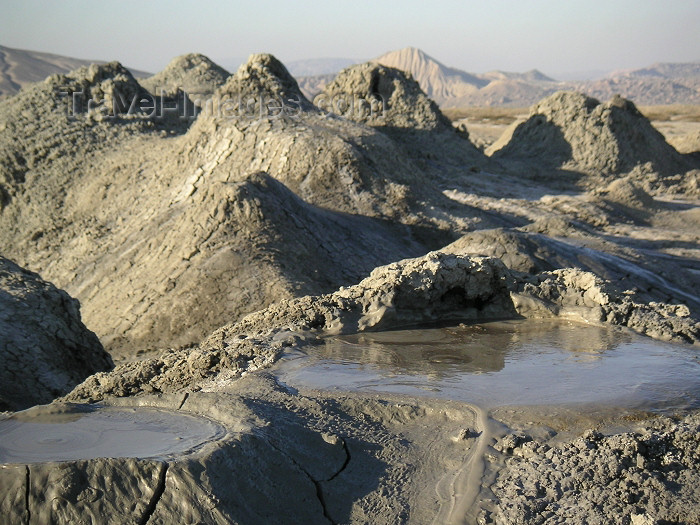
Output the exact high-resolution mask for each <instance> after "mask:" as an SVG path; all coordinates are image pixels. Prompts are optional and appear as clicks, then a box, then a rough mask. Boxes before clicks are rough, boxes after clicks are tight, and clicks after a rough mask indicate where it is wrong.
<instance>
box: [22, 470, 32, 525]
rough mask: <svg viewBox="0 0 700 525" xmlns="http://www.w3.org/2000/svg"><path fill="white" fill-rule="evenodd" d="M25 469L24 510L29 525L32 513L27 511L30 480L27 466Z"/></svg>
mask: <svg viewBox="0 0 700 525" xmlns="http://www.w3.org/2000/svg"><path fill="white" fill-rule="evenodd" d="M25 468H26V469H27V475H26V480H25V483H26V486H25V489H24V509H25V510H26V511H27V525H29V523H30V522H31V520H32V513H31V511H30V510H29V489H30V486H31V485H30V481H31V478H30V474H29V465H25Z"/></svg>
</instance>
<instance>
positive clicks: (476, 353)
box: [275, 320, 700, 412]
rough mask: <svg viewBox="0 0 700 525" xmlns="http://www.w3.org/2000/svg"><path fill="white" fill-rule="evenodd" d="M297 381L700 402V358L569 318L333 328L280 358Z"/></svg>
mask: <svg viewBox="0 0 700 525" xmlns="http://www.w3.org/2000/svg"><path fill="white" fill-rule="evenodd" d="M275 373H276V374H277V375H278V377H279V378H280V380H281V381H283V382H284V383H286V384H287V385H289V386H291V387H295V388H299V387H310V388H317V389H323V390H328V389H332V390H355V391H380V392H392V393H400V394H406V395H412V396H430V397H440V398H448V399H453V400H457V401H464V402H467V403H473V404H476V405H479V406H481V407H484V408H487V409H488V408H494V407H498V406H505V405H548V404H549V405H580V406H581V407H585V406H586V405H594V404H595V405H600V404H608V405H614V406H619V407H624V408H629V409H643V410H652V411H658V412H666V411H673V410H678V409H688V408H696V407H698V406H699V405H700V403H699V402H698V399H699V397H700V363H699V362H698V357H697V355H696V352H694V351H693V349H691V348H687V347H685V346H682V345H677V344H672V343H666V342H660V341H656V340H653V339H650V338H647V337H643V336H639V335H636V334H632V333H630V332H628V331H623V330H619V329H615V328H611V327H604V326H594V325H586V324H577V323H567V322H561V321H556V322H555V321H534V320H525V321H502V322H493V323H487V324H478V325H460V326H454V327H442V328H412V329H405V330H396V331H387V332H377V333H362V334H356V335H348V336H339V337H329V338H327V339H324V340H323V341H322V342H321V343H320V344H319V345H316V346H313V347H307V348H306V349H305V352H304V353H302V352H300V351H296V352H294V353H288V354H287V355H285V357H284V358H283V359H282V360H281V361H280V363H279V364H278V365H277V366H276V368H275Z"/></svg>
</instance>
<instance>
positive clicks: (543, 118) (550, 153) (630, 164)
mask: <svg viewBox="0 0 700 525" xmlns="http://www.w3.org/2000/svg"><path fill="white" fill-rule="evenodd" d="M489 152H490V153H491V154H492V155H493V156H494V157H495V158H499V159H517V160H527V161H537V162H539V163H544V164H546V165H549V166H552V167H562V168H565V169H570V170H575V171H582V172H585V173H593V174H615V173H624V172H628V171H631V170H632V169H634V168H635V167H636V166H638V165H641V164H645V163H647V162H649V163H651V165H652V166H653V168H654V169H655V170H656V171H658V172H659V173H663V174H675V173H682V172H685V171H687V170H688V169H689V168H690V166H689V165H688V162H687V160H686V159H685V158H684V157H683V156H682V155H680V154H679V153H678V152H677V151H676V150H675V149H673V147H671V146H670V145H669V144H668V143H667V142H666V140H665V139H664V137H663V135H661V133H659V132H658V131H657V130H656V129H655V128H654V127H653V126H652V125H651V123H650V122H649V120H648V119H647V118H646V117H644V116H643V115H642V114H641V113H640V112H639V111H638V110H637V108H636V107H635V106H634V104H633V103H632V102H630V101H629V100H625V99H623V98H621V97H613V98H612V99H611V100H610V101H609V102H606V103H605V104H601V103H600V102H598V101H597V100H595V99H593V98H589V97H587V96H585V95H583V94H581V93H575V92H565V91H562V92H558V93H555V94H554V95H552V96H550V97H548V98H545V99H544V100H542V101H541V102H539V103H538V104H536V105H535V106H533V108H532V109H531V111H530V116H529V118H528V119H527V120H526V121H525V122H522V123H519V124H515V125H514V127H513V128H511V129H510V130H507V131H506V132H505V133H504V137H502V139H499V141H498V142H497V143H496V144H494V146H492V148H490V150H489Z"/></svg>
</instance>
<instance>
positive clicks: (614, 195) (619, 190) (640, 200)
mask: <svg viewBox="0 0 700 525" xmlns="http://www.w3.org/2000/svg"><path fill="white" fill-rule="evenodd" d="M603 198H604V199H605V200H608V201H611V202H614V203H616V204H622V205H623V206H627V207H629V208H637V209H645V210H649V209H653V208H654V207H655V203H654V198H653V197H652V196H651V195H649V194H648V193H647V192H646V191H644V189H643V188H640V187H639V186H638V185H637V184H635V183H634V182H633V181H631V180H629V179H628V178H622V179H617V180H614V181H612V182H611V183H610V184H609V185H608V187H607V188H605V191H604V193H603Z"/></svg>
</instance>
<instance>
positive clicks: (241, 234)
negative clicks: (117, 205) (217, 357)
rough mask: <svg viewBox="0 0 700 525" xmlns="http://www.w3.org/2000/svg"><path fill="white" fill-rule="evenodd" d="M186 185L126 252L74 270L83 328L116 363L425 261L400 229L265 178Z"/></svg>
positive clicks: (117, 244)
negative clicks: (318, 202) (381, 270)
mask: <svg viewBox="0 0 700 525" xmlns="http://www.w3.org/2000/svg"><path fill="white" fill-rule="evenodd" d="M183 182H184V184H182V186H176V187H174V188H172V189H171V190H170V195H165V196H164V197H165V198H164V199H162V200H161V201H160V202H157V203H155V202H154V203H152V206H154V207H155V209H153V210H151V215H150V217H149V219H148V221H147V222H146V221H143V222H141V221H139V222H141V227H140V228H139V229H131V228H124V229H122V230H120V231H117V232H113V234H112V236H111V237H110V241H109V242H110V245H111V246H113V248H112V250H113V251H114V253H116V254H119V255H116V256H115V257H112V258H104V257H101V256H99V255H97V254H96V255H97V257H96V258H95V257H94V256H93V257H91V258H87V259H83V260H80V261H79V262H78V263H79V266H78V267H77V268H76V269H75V273H76V274H77V275H78V278H77V279H76V280H75V282H74V283H73V286H76V287H77V288H79V289H81V296H83V297H85V300H84V302H85V304H87V305H89V306H88V307H86V308H84V312H85V313H84V316H85V320H86V322H87V323H88V324H89V326H91V327H93V329H94V330H95V331H96V332H97V333H99V334H100V336H101V339H102V341H103V343H104V344H105V346H106V347H107V348H108V349H110V351H112V352H115V353H116V354H120V353H121V351H122V350H128V349H138V348H142V349H143V348H154V347H163V346H165V345H167V346H175V347H177V346H181V345H185V344H190V343H194V342H197V341H199V340H201V339H202V338H203V337H204V336H205V335H206V334H208V333H210V332H211V331H212V330H214V329H215V328H217V327H218V326H221V325H222V324H224V323H225V322H227V321H229V320H231V319H236V318H239V317H240V316H242V315H243V314H246V313H249V312H251V311H254V310H258V309H260V308H263V307H265V306H267V305H269V304H270V303H272V302H275V301H279V300H281V299H284V298H290V297H293V296H294V295H305V294H318V293H323V292H328V291H331V290H334V289H335V288H337V287H338V286H340V285H343V284H349V283H352V282H354V281H356V280H357V279H359V278H361V277H363V276H365V275H367V274H368V273H369V272H370V271H371V270H372V269H373V268H374V267H376V266H378V265H381V264H386V263H388V262H390V261H392V260H394V259H395V258H396V257H397V256H399V257H401V256H404V257H405V256H407V255H416V254H417V253H419V251H418V250H419V248H417V247H415V246H413V247H412V246H411V243H410V240H407V239H406V240H403V241H400V240H398V239H401V235H400V234H399V233H398V232H397V230H396V229H395V228H392V227H391V226H389V225H387V224H383V223H381V222H379V221H375V220H372V219H368V218H363V217H353V216H347V215H342V214H338V213H334V212H330V211H326V210H322V209H319V208H316V207H314V206H312V205H309V204H307V203H305V202H304V201H302V200H301V199H299V198H298V197H297V196H296V195H294V194H293V193H292V192H291V191H289V190H288V189H287V188H286V187H284V186H283V185H282V184H281V183H280V182H278V181H277V180H275V179H273V178H272V177H270V176H269V175H266V174H264V173H256V174H253V175H250V176H248V177H246V178H245V179H243V180H208V179H206V178H204V179H203V180H199V181H183ZM121 247H129V248H128V249H127V250H123V248H121ZM125 282H128V283H129V286H128V287H125V286H124V284H123V283H125Z"/></svg>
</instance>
